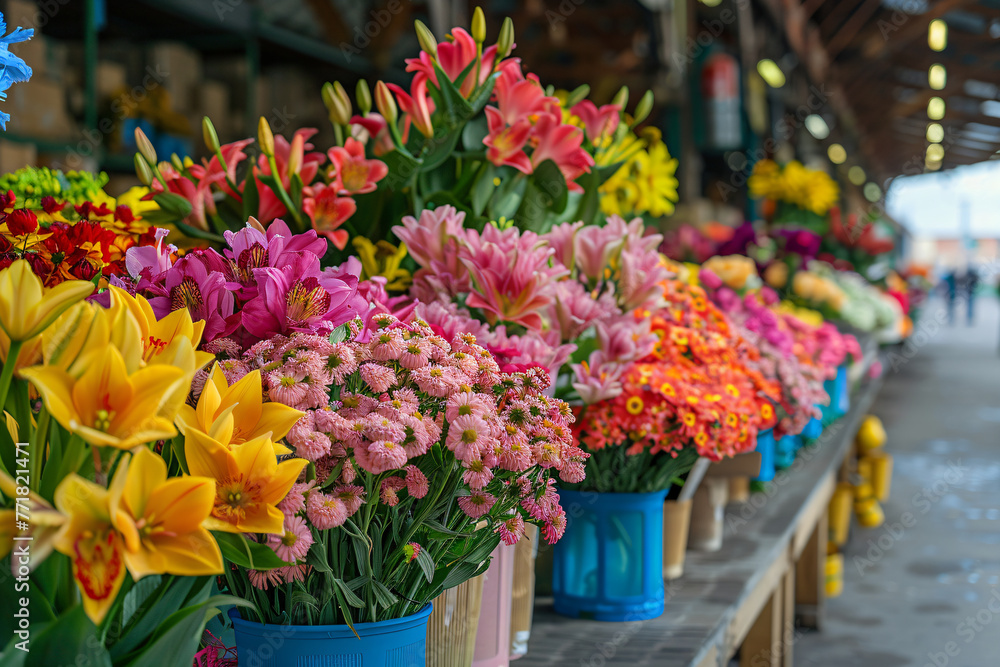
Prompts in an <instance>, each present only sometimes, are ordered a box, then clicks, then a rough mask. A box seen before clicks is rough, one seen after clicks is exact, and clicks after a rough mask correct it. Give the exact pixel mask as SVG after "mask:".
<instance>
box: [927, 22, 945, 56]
mask: <svg viewBox="0 0 1000 667" xmlns="http://www.w3.org/2000/svg"><path fill="white" fill-rule="evenodd" d="M927 45H928V46H930V47H931V49H932V50H934V51H944V50H945V47H947V46H948V24H947V23H945V22H944V21H942V20H941V19H934V20H933V21H931V22H930V25H928V26H927Z"/></svg>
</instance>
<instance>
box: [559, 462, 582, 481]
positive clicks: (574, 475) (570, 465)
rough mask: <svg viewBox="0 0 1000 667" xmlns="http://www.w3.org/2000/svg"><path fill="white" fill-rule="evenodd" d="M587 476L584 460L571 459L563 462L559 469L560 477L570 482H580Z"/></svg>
mask: <svg viewBox="0 0 1000 667" xmlns="http://www.w3.org/2000/svg"><path fill="white" fill-rule="evenodd" d="M586 476H587V472H586V466H584V464H583V461H576V460H570V461H566V462H565V463H563V466H562V468H561V469H560V470H559V479H561V480H562V481H564V482H568V483H570V484H578V483H580V482H582V481H583V480H584V478H585V477H586Z"/></svg>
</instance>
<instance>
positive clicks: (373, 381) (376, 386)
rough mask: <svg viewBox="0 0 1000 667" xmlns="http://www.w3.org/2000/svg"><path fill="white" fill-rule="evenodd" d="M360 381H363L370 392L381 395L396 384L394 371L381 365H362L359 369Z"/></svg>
mask: <svg viewBox="0 0 1000 667" xmlns="http://www.w3.org/2000/svg"><path fill="white" fill-rule="evenodd" d="M359 373H360V374H361V379H362V380H364V381H365V384H367V385H368V386H369V387H371V390H372V391H374V392H376V393H379V394H381V393H382V392H384V391H388V390H389V387H391V386H393V385H394V384H396V371H394V370H392V369H391V368H389V367H387V366H382V365H381V364H373V363H364V364H361V368H360V369H359Z"/></svg>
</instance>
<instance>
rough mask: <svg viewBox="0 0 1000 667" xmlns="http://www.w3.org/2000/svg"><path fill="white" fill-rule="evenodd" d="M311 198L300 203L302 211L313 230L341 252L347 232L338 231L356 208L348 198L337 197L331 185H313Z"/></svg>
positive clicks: (344, 246)
mask: <svg viewBox="0 0 1000 667" xmlns="http://www.w3.org/2000/svg"><path fill="white" fill-rule="evenodd" d="M312 190H313V196H312V197H306V198H305V199H304V200H303V201H302V209H303V210H304V211H305V213H306V215H308V216H309V219H310V220H311V221H312V226H313V229H315V230H316V233H317V234H321V235H322V236H325V237H326V238H328V239H330V242H331V243H333V245H335V246H336V247H337V249H338V250H343V249H344V248H346V247H347V230H344V229H338V227H340V226H341V225H342V224H344V222H346V221H347V219H348V218H350V217H351V216H352V215H354V211H356V210H357V208H358V206H357V204H356V203H355V202H354V200H353V199H351V198H350V197H339V196H338V195H337V188H336V186H333V185H323V184H322V183H319V184H317V185H314V186H313V188H312Z"/></svg>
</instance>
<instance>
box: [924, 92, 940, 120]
mask: <svg viewBox="0 0 1000 667" xmlns="http://www.w3.org/2000/svg"><path fill="white" fill-rule="evenodd" d="M927 117H928V118H930V119H931V120H941V119H942V118H944V100H943V99H941V98H940V97H932V98H931V99H930V100H928V101H927Z"/></svg>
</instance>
